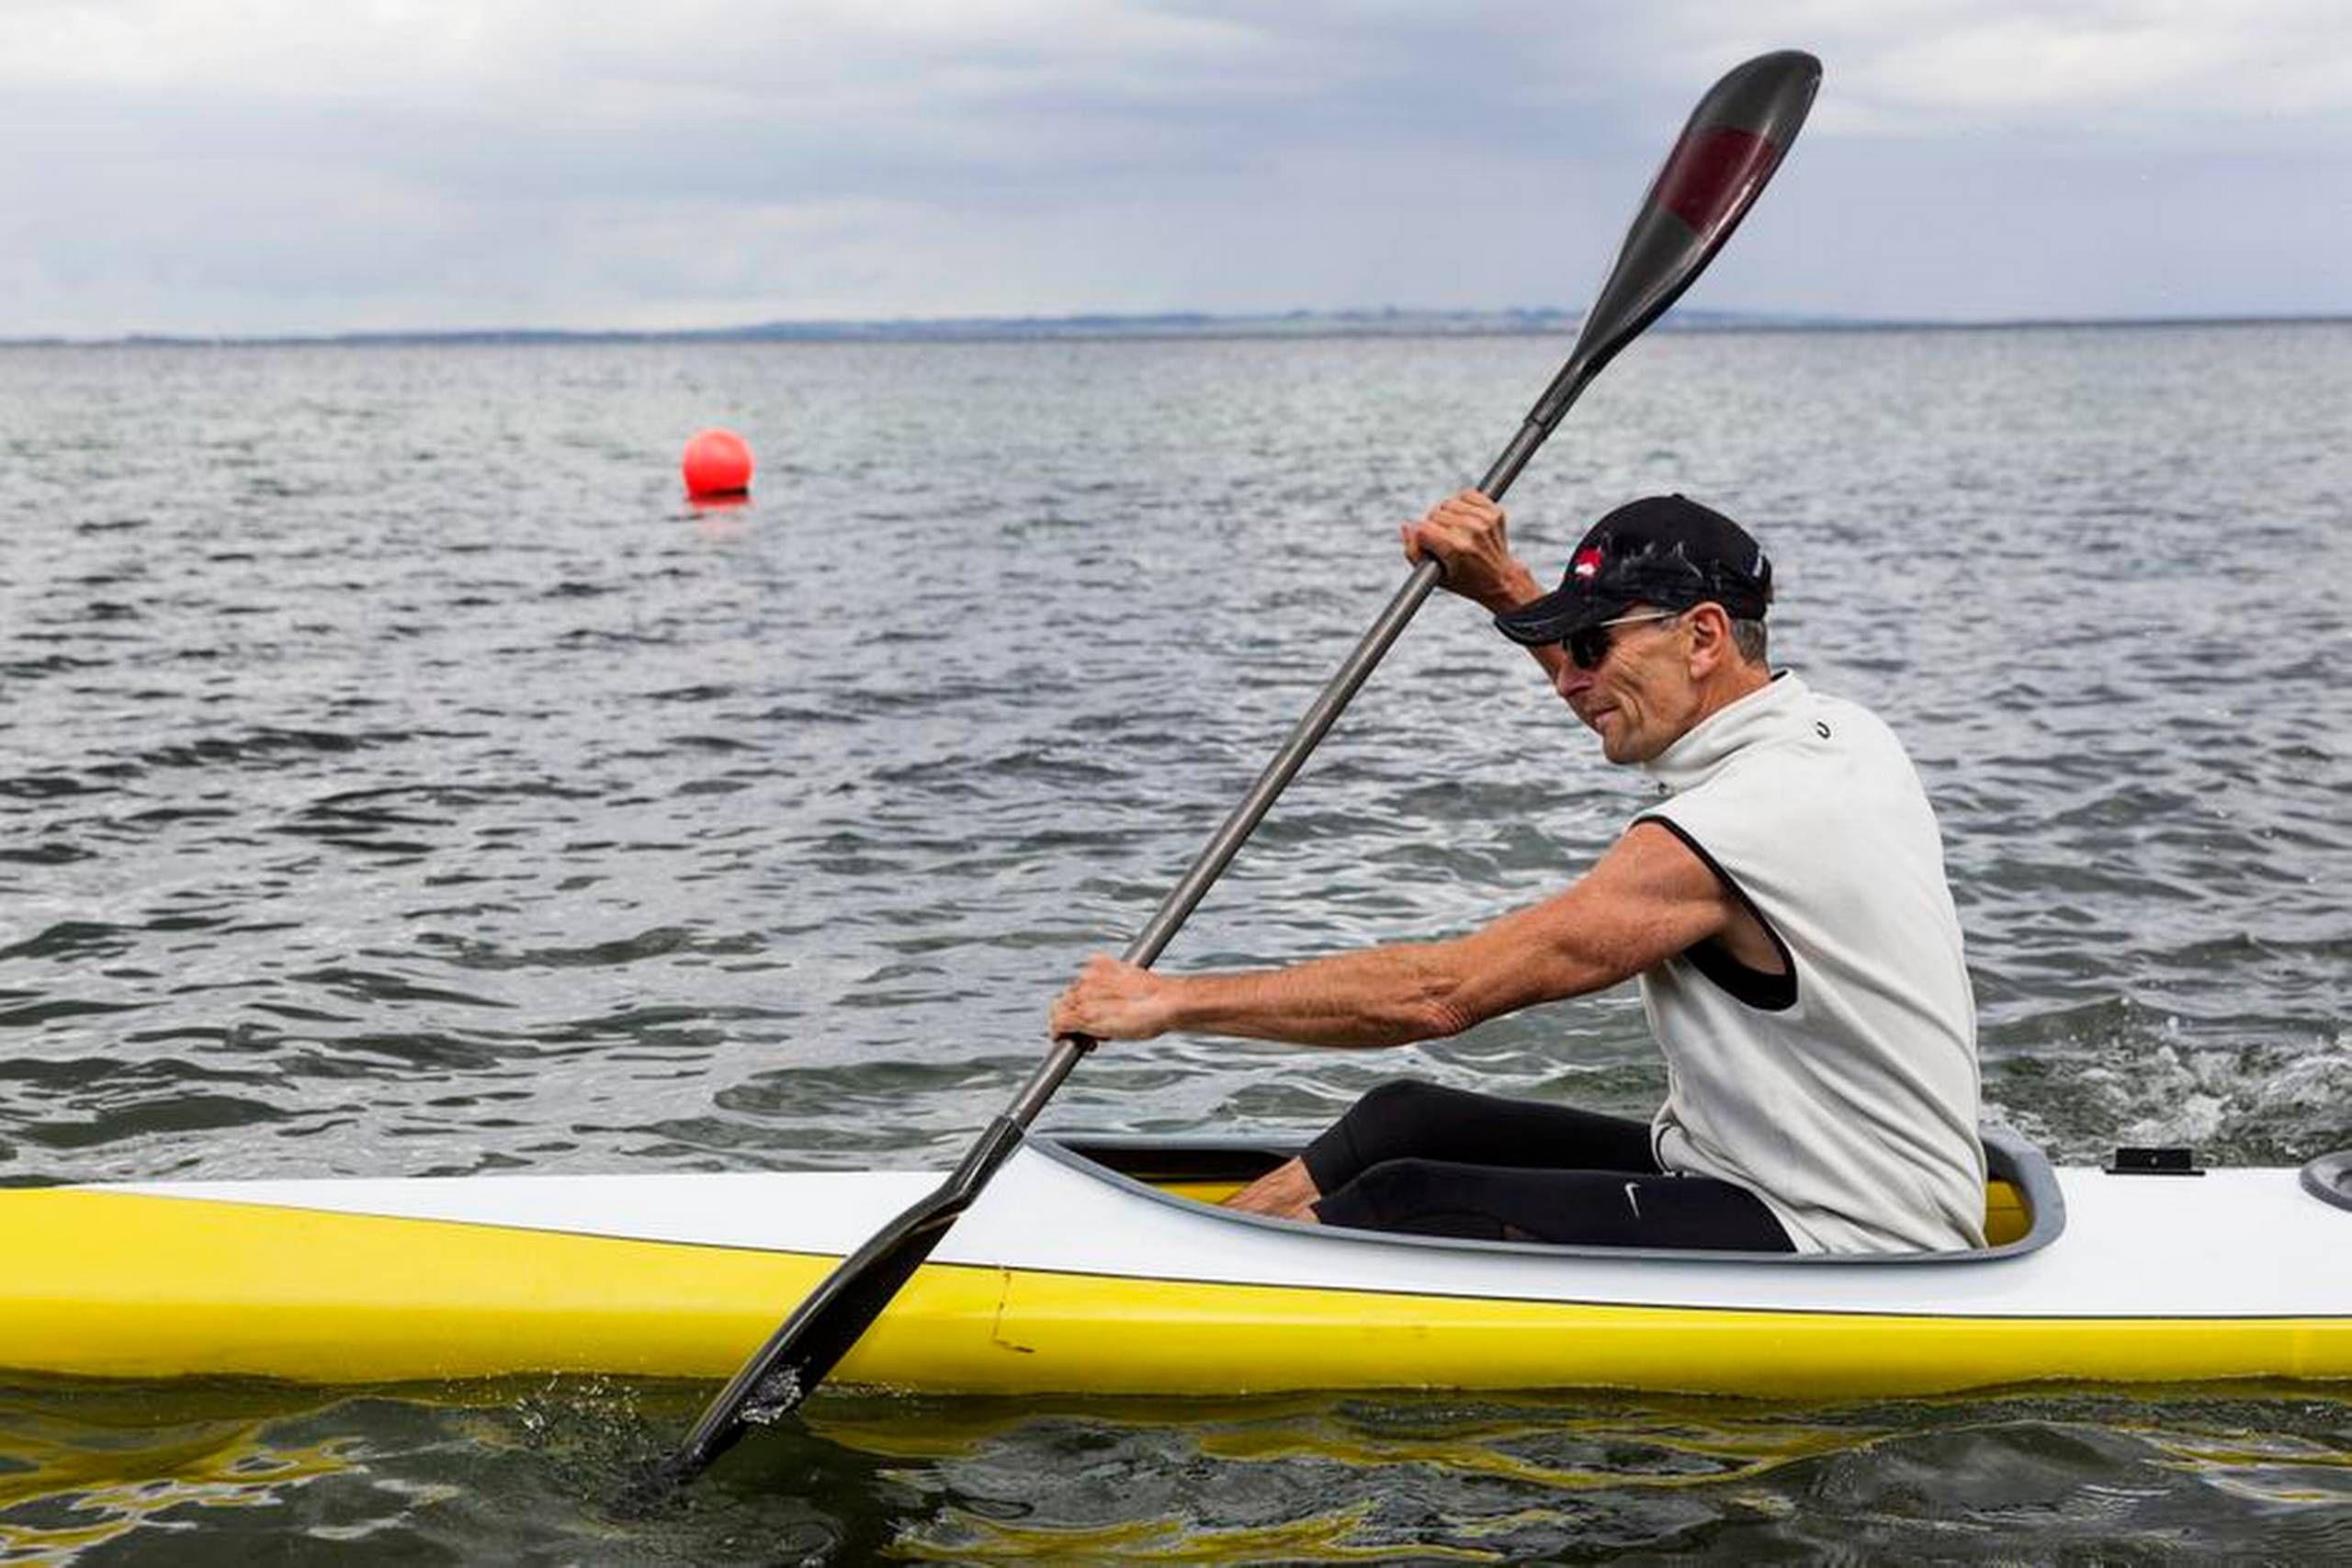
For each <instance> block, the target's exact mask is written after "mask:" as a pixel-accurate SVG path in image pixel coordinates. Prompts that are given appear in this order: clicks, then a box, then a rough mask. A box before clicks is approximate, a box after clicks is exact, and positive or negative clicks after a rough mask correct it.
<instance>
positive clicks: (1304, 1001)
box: [1159, 942, 1476, 1046]
mask: <svg viewBox="0 0 2352 1568" xmlns="http://www.w3.org/2000/svg"><path fill="white" fill-rule="evenodd" d="M1451 947H1452V944H1450V943H1446V942H1408V943H1398V944H1396V945H1393V946H1388V947H1372V948H1365V949H1363V950H1362V951H1359V952H1355V953H1336V954H1334V955H1333V956H1331V957H1329V958H1317V959H1313V960H1311V961H1309V962H1307V963H1305V964H1293V965H1291V966H1290V967H1288V968H1285V969H1262V970H1250V971H1244V972H1240V973H1235V974H1225V975H1174V976H1159V979H1160V980H1161V981H1163V982H1164V983H1165V984H1166V985H1167V987H1169V988H1168V991H1167V993H1166V995H1167V1005H1168V1019H1167V1023H1166V1027H1167V1028H1169V1029H1171V1030H1186V1031H1192V1032H1198V1033H1203V1034H1231V1035H1239V1036H1242V1037H1244V1038H1246V1039H1250V1040H1281V1041H1286V1042H1289V1043H1294V1044H1299V1045H1337V1046H1378V1045H1404V1044H1409V1043H1412V1042H1413V1041H1416V1040H1433V1039H1436V1038H1437V1037H1439V1036H1441V1035H1445V1034H1453V1033H1455V1032H1459V1031H1461V1030H1463V1029H1466V1028H1468V1027H1469V1026H1470V1025H1471V1024H1472V1023H1475V1022H1476V1019H1473V1018H1469V1017H1466V1016H1464V1014H1463V1013H1462V1012H1461V1011H1460V1010H1458V1009H1457V1008H1455V1007H1454V1006H1453V998H1454V996H1455V994H1456V992H1457V991H1458V990H1459V989H1460V977H1459V976H1455V975H1454V974H1453V973H1452V969H1451V966H1450V965H1449V964H1447V962H1446V957H1447V954H1448V953H1449V951H1450V949H1451Z"/></svg>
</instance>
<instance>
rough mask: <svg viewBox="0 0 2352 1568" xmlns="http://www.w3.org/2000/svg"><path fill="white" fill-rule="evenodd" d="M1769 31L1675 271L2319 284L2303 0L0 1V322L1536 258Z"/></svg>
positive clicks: (948, 306) (2121, 296) (1976, 282)
mask: <svg viewBox="0 0 2352 1568" xmlns="http://www.w3.org/2000/svg"><path fill="white" fill-rule="evenodd" d="M1792 42H1794V43H1801V44H1803V45H1804V46H1805V47H1809V48H1813V49H1815V51H1816V52H1819V53H1820V54H1822V55H1823V56H1824V58H1825V60H1826V62H1827V64H1828V75H1827V81H1826V86H1825V91H1824V96H1823V99H1822V103H1821V106H1820V107H1819V108H1818V110H1817V111H1816V114H1815V120H1814V123H1813V125H1812V127H1811V128H1810V129H1809V130H1808V131H1807V135H1806V141H1805V142H1804V145H1803V146H1802V147H1801V149H1800V150H1799V152H1798V155H1797V157H1796V158H1795V159H1793V160H1792V164H1791V166H1790V169H1789V170H1788V172H1787V174H1786V175H1784V176H1783V179H1782V187H1781V189H1779V190H1776V191H1775V193H1774V196H1773V197H1772V198H1771V200H1770V201H1768V202H1767V203H1765V204H1764V205H1763V206H1762V207H1760V208H1759V209H1758V215H1757V217H1756V218H1755V219H1754V220H1752V221H1751V225H1750V231H1749V233H1748V234H1747V236H1744V237H1743V239H1742V242H1741V245H1740V250H1739V253H1738V255H1739V260H1738V264H1737V265H1736V266H1726V267H1724V268H1722V269H1719V271H1718V274H1717V275H1715V276H1711V278H1710V279H1709V281H1708V283H1707V284H1705V285H1702V288H1704V289H1706V290H1709V291H1710V293H1709V295H1708V296H1707V297H1706V298H1705V299H1702V301H1700V302H1714V303H1736V304H1743V305H1751V306H1758V307H1766V308H1770V307H1774V306H1783V307H1787V308H1793V309H1815V308H1820V307H1821V306H1822V305H1823V304H1825V303H1827V302H1833V301H1836V300H1849V301H1852V300H1860V299H1869V300H1871V301H1872V302H1873V304H1874V307H1875V308H1884V309H1892V310H1895V311H1897V312H1898V313H1902V314H1908V315H1968V314H1985V313H2037V312H2038V311H2040V310H2060V309H2067V310H2073V309H2083V308H2087V309H2093V310H2097V309H2098V308H2099V307H2098V303H2097V300H2098V299H2100V298H2109V299H2113V300H2114V301H2115V304H2114V306H2113V309H2115V310H2125V309H2138V308H2142V307H2143V306H2144V305H2145V303H2146V302H2147V300H2148V299H2150V298H2151V297H2152V296H2151V293H2150V291H2149V290H2147V289H2145V288H2139V287H2137V282H2138V281H2139V280H2143V279H2144V277H2145V276H2150V274H2151V270H2152V268H2151V264H2149V263H2148V262H2146V261H2145V260H2143V261H2142V262H2141V263H2140V264H2139V265H2137V266H2136V267H2135V266H2134V265H2131V253H2129V252H2123V251H2120V250H2114V251H2110V252H2108V253H2105V259H2106V260H2107V262H2108V263H2109V265H2110V270H2114V271H2115V272H2116V278H2115V280H2114V281H2113V282H2111V283H2110V284H2109V293H2108V294H2107V295H2105V296H2098V295H2096V294H2094V293H2092V292H2088V291H2086V290H2085V289H2083V288H2080V287H2078V279H2077V277H2076V276H2075V274H2073V273H2071V272H2066V273H2062V272H2061V271H2060V269H2058V268H2056V267H2054V266H2052V267H2049V268H2044V269H2041V276H2040V281H2039V282H2037V271H2036V269H2035V268H2034V267H2033V266H2032V265H2030V262H2029V263H2025V264H2019V265H2011V264H2012V262H2013V261H2014V260H2015V258H2016V256H2017V255H2018V243H2019V242H2020V241H2021V240H2023V241H2036V242H2038V243H2041V245H2042V247H2043V254H2054V251H2056V250H2063V251H2064V253H2065V254H2069V255H2070V256H2073V255H2077V254H2081V253H2085V252H2086V247H2087V248H2088V249H2089V250H2090V251H2097V250H2098V231H2104V232H2106V233H2108V234H2110V235H2113V236H2116V237H2117V240H2116V244H2117V245H2118V246H2120V245H2122V244H2123V243H2125V241H2124V239H2123V237H2124V236H2128V237H2129V243H2131V244H2132V245H2135V246H2137V247H2139V248H2140V250H2141V251H2142V252H2143V255H2144V254H2155V255H2157V256H2159V257H2160V258H2161V261H2162V265H2160V266H2154V267H2153V271H2154V272H2160V273H2161V274H2162V275H2163V276H2165V278H2166V279H2167V280H2168V281H2167V283H2166V286H2165V290H2164V291H2163V294H2162V299H2163V300H2164V301H2170V302H2172V303H2173V304H2174V305H2177V307H2178V308H2180V309H2185V310H2215V311H2228V310H2315V309H2338V310H2341V309H2347V308H2352V299H2346V286H2345V284H2344V283H2343V281H2342V269H2341V267H2340V266H2339V265H2330V264H2329V263H2328V262H2327V261H2326V260H2325V259H2324V255H2323V254H2321V253H2320V252H2318V251H2317V250H2315V249H2314V248H2313V247H2315V246H2321V245H2333V246H2335V248H2336V251H2337V252H2338V254H2340V252H2341V249H2342V248H2343V246H2344V245H2346V243H2352V212H2347V211H2346V204H2345V200H2344V198H2343V197H2341V196H2340V195H2337V196H2335V197H2334V198H2333V199H2332V200H2331V199H2330V198H2329V197H2328V196H2327V195H2326V193H2327V192H2330V191H2335V192H2341V191H2343V190H2345V189H2346V188H2352V182H2347V179H2346V175H2347V174H2352V171H2347V170H2346V168H2345V166H2344V165H2345V164H2346V162H2347V158H2346V150H2347V149H2352V110H2347V108H2346V107H2345V106H2346V105H2347V104H2352V47H2347V46H2352V17H2347V14H2346V11H2345V8H2344V7H2343V6H2341V4H2340V0H2324V3H2323V0H2260V3H2253V0H2243V3H2240V4H2236V5H2230V4H2223V3H2218V0H2217V3H2215V4H2211V5H2207V6H2186V5H2176V4H2171V3H2169V0H2134V3H2131V4H2123V3H2120V0H2118V3H2109V0H2096V3H2094V0H2069V3H2042V4H2026V3H2023V0H1974V3H1969V4H1962V3H1958V0H1887V3H1884V4H1858V3H1850V0H1838V3H1832V0H1802V3H1797V4H1790V5H1783V6H1758V5H1755V4H1753V3H1743V4H1736V3H1734V0H1670V3H1666V4H1659V5H1655V6H1647V7H1630V6H1613V5H1604V4H1599V3H1590V0H1588V3H1585V4H1566V5H1560V4H1548V5H1547V4H1537V3H1533V0H1528V3H1510V4H1506V3H1502V0H1473V3H1470V4H1464V5H1459V6H1421V5H1407V4H1397V3H1384V0H1368V3H1354V4H1339V3H1337V0H1286V3H1284V4H1280V5H1264V4H1258V3H1255V0H1252V3H1250V4H1242V3H1238V0H1233V3H1226V0H1193V3H1170V4H1161V5H1148V4H1137V3H1121V0H1017V3H1014V0H907V3H902V4H893V5H890V6H875V5H871V4H857V5H851V4H842V3H830V0H828V3H805V0H804V3H796V4H790V5H784V6H761V5H752V4H748V3H741V0H727V3H721V0H677V3H673V4H670V5H667V6H658V7H649V6H642V5H628V6H622V5H616V4H606V3H601V0H599V3H594V4H575V5H559V4H553V3H548V0H514V3H507V4H497V3H485V0H472V3H470V4H456V3H442V0H373V3H359V4H348V5H337V6H316V5H314V4H308V5H297V4H290V3H285V0H242V3H233V4H232V3H213V4H206V3H202V0H171V3H165V0H93V3H85V4H72V5H61V4H50V3H43V0H30V3H27V0H17V4H15V5H12V6H8V7H6V8H5V9H0V86H5V87H6V92H5V94H0V133H5V134H6V135H7V136H8V138H9V141H10V144H11V145H12V146H15V147H18V148H41V149H44V150H46V151H45V152H44V153H43V154H42V155H41V156H39V157H30V158H25V157H20V158H18V159H17V160H14V161H12V163H11V164H9V165H8V166H6V167H5V168H0V279H5V280H6V282H7V283H8V284H9V285H10V287H9V288H8V290H7V293H6V297H5V299H0V333H16V334H24V333H44V332H58V333H111V332H121V331H127V330H139V329H153V330H179V331H198V332H201V331H212V330H220V331H234V332H246V331H288V330H344V329H349V328H360V327H369V328H385V327H426V326H462V325H473V326H486V325H508V324H512V325H603V324H609V325H638V326H648V325H662V324H679V325H692V324H718V323H721V322H726V321H744V320H754V319H762V318H768V317H787V316H860V315H891V314H912V315H956V314H971V313H995V312H1008V313H1030V312H1036V313H1055V312H1057V311H1064V310H1068V311H1082V310H1166V309H1187V308H1198V309H1212V310H1280V309H1288V308H1293V307H1302V306H1304V307H1345V306H1363V305H1380V304H1388V303H1398V304H1411V305H1433V306H1476V305H1488V306H1496V305H1504V304H1513V303H1518V304H1531V303H1573V302H1574V301H1575V300H1576V299H1579V298H1581V296H1582V293H1583V292H1584V290H1585V289H1586V288H1589V284H1590V281H1591V276H1592V274H1593V273H1595V272H1596V271H1597V270H1598V269H1599V267H1600V264H1601V261H1602V259H1604V258H1603V257H1602V256H1601V254H1600V253H1601V252H1603V251H1604V250H1605V249H1606V248H1607V246H1608V244H1609V243H1611V241H1613V237H1614V234H1615V232H1616V231H1617V230H1618V229H1619V228H1621V227H1622V224H1623V220H1624V218H1625V216H1626V215H1627V213H1628V212H1629V210H1630V208H1631V206H1632V203H1633V200H1634V197H1635V195H1636V194H1637V193H1638V191H1639V188H1640V186H1641V183H1642V182H1643V180H1644V179H1645V177H1646V176H1647V175H1648V173H1649V172H1650V170H1651V169H1652V168H1653V167H1654V166H1655V164H1656V162H1657V157H1658V155H1659V153H1660V152H1662V151H1663V149H1664V147H1665V145H1666V143H1667V141H1668V139H1669V138H1670V136H1671V134H1672V130H1673V129H1674V127H1675V126H1676V125H1677V124H1678V123H1679V119H1680V118H1681V116H1682V114H1683V113H1684V112H1685V111H1686V110H1687V109H1688V107H1689V105H1690V103H1691V101H1692V99H1693V98H1694V97H1695V96H1696V94H1697V92H1698V91H1699V89H1700V88H1701V87H1702V85H1704V83H1705V82H1707V81H1708V80H1710V79H1712V77H1713V75H1714V74H1715V73H1718V72H1719V71H1721V70H1722V69H1724V67H1726V66H1728V65H1729V64H1731V63H1732V62H1735V61H1736V60H1738V59H1739V58H1742V57H1743V56H1745V55H1746V54H1748V53H1752V52H1756V51H1760V50H1762V49H1766V48H1771V47H1779V46H1784V45H1787V44H1790V43H1792ZM1929 181H1932V182H1934V184H1933V187H1932V188H1933V189H1934V190H1939V191H1940V192H1942V199H1941V200H1940V201H1935V200H1929V199H1927V197H1928V196H1929V195H1930V194H1931V190H1930V186H1929V185H1928V182H1929ZM2314 192H2317V193H2319V194H2318V196H2317V197H2316V199H2314V197H2313V194H2312V193H2314ZM2297 193H2301V195H2300V199H2299V197H2298V195H2297ZM2274 202H2275V203H2281V204H2284V205H2282V206H2278V207H2277V208H2275V209H2274V207H2273V206H2272V205H2271V204H2272V203H2274ZM2289 211H2291V212H2292V213H2293V214H2294V220H2295V221H2297V222H2298V223H2300V224H2301V225H2303V226H2304V228H2305V232H2304V233H2303V235H2302V236H2301V238H2300V239H2299V242H2298V243H2297V244H2296V245H2295V246H2290V247H2286V250H2287V251H2288V252H2289V253H2290V254H2289V255H2286V256H2283V257H2282V255H2281V254H2279V252H2280V249H2281V247H2279V246H2278V245H2277V243H2276V242H2275V241H2274V240H2271V239H2269V238H2267V235H2268V234H2269V233H2270V232H2271V231H2274V230H2275V228H2276V224H2277V222H2278V215H2279V214H2280V213H2284V212H2289ZM2184 215H2193V218H2194V220H2193V221H2192V220H2189V218H2188V217H2185V216H2184ZM2062 222H2073V223H2075V224H2080V225H2089V226H2091V227H2092V229H2093V230H2094V232H2092V233H2091V234H2090V235H2088V236H2087V237H2086V236H2080V235H2068V236H2066V237H2065V243H2064V245H2063V246H2055V245H2054V242H2053V241H2052V233H2051V230H2052V226H2054V225H2056V224H2058V223H2062ZM2038 231H2039V232H2038ZM1825 234H1834V235H1836V236H1838V239H1839V240H1840V242H1841V246H1840V248H1839V249H1838V250H1836V251H1830V250H1826V249H1825V248H1824V246H1823V245H1822V243H1821V237H1822V236H1823V235H1825ZM2155 246H2161V247H2162V250H2161V251H2160V252H2152V251H2150V249H2149V248H2150V247H2155ZM2298 256H2300V257H2301V259H2300V260H2298V259H2296V258H2297V257H2298ZM2119 258H2120V259H2121V260H2122V261H2123V262H2124V263H2125V264H2126V265H2123V266H2122V267H2121V268H2120V269H2117V268H2115V267H2114V266H2113V264H2114V263H2115V262H2116V261H2117V260H2118V259H2119ZM2081 265H2084V266H2086V267H2090V266H2094V265H2096V264H2095V259H2094V258H2093V257H2092V256H2090V255H2088V254H2082V255H2081ZM1889 280H1899V284H1900V287H1895V286H1894V285H1893V284H1891V283H1890V281H1889ZM2135 302H2136V303H2135Z"/></svg>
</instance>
